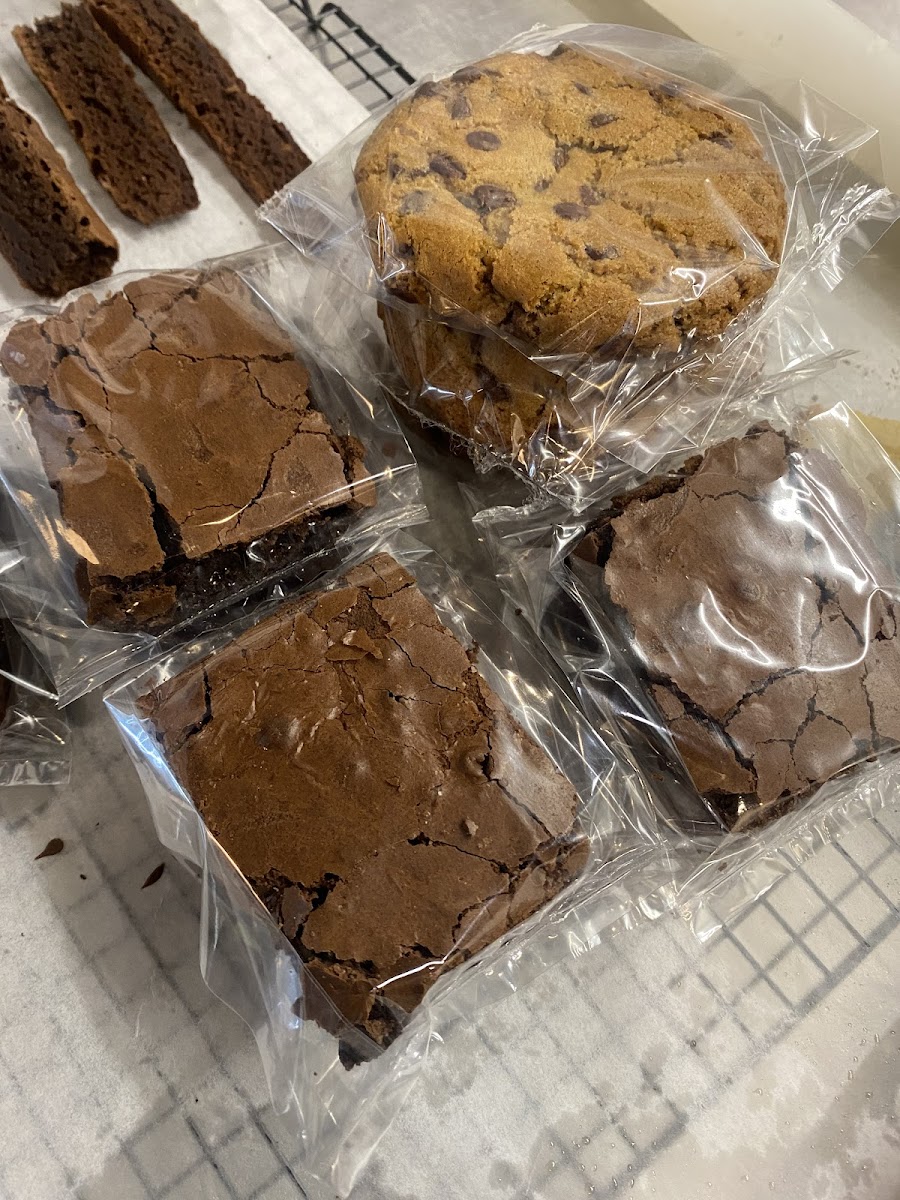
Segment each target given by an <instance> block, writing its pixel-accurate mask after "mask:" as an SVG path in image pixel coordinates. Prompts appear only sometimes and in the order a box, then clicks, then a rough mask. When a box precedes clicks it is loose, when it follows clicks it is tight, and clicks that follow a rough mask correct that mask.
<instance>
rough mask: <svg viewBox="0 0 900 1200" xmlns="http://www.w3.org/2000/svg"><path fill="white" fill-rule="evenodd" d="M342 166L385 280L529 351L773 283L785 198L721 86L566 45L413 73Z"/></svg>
mask: <svg viewBox="0 0 900 1200" xmlns="http://www.w3.org/2000/svg"><path fill="white" fill-rule="evenodd" d="M356 180H357V186H358V190H359V195H360V199H361V203H362V207H363V210H364V212H365V215H366V217H367V218H368V220H369V222H370V227H371V230H372V236H373V238H374V239H375V240H376V246H375V248H374V253H375V256H376V261H377V262H378V264H379V269H380V270H381V271H382V274H383V275H384V277H385V279H386V281H387V285H388V287H389V288H390V289H391V290H392V291H393V292H394V293H395V294H396V295H398V296H401V297H403V298H405V299H409V300H413V301H415V302H417V303H420V304H431V305H433V306H435V307H437V308H439V309H441V310H443V311H447V310H450V309H462V310H465V311H467V312H470V313H473V314H475V315H476V316H477V317H478V318H480V319H481V320H483V321H485V322H487V323H488V324H489V325H491V326H493V327H496V328H498V329H500V330H501V331H503V332H505V333H508V334H509V335H512V336H514V337H516V338H520V339H523V340H524V341H525V342H527V343H529V345H530V346H532V347H534V348H537V349H538V350H540V351H542V352H564V351H577V352H585V351H586V352H594V351H598V350H606V349H613V348H615V349H616V350H618V349H619V348H621V347H628V346H633V347H634V348H635V349H638V350H641V351H647V350H652V349H654V348H656V347H666V348H676V347H677V346H678V345H679V344H680V342H681V339H682V338H683V336H684V335H685V334H686V333H689V332H696V333H697V334H699V335H701V336H707V335H716V334H719V333H721V332H722V331H723V330H724V329H725V328H726V327H727V325H728V324H729V323H730V322H731V321H732V320H733V319H734V318H735V317H736V316H738V314H739V313H741V312H742V311H743V310H744V309H745V308H746V307H747V306H748V305H749V304H750V303H752V301H753V300H755V299H756V298H757V297H759V296H761V295H763V294H764V293H765V292H766V291H767V290H768V289H769V288H770V287H771V286H772V283H773V282H774V280H775V275H776V271H777V264H778V262H779V259H780V256H781V251H782V245H783V239H784V226H785V221H786V211H787V209H786V202H785V192H784V185H783V182H782V180H781V178H780V176H779V173H778V171H777V170H776V169H775V167H774V166H773V165H772V164H770V163H769V162H768V161H767V160H766V157H765V154H764V152H763V149H762V147H761V145H760V143H759V142H758V140H757V139H756V137H755V135H754V134H753V132H752V131H751V129H750V127H749V126H748V125H747V124H746V123H745V122H744V121H743V120H742V119H741V118H739V117H737V116H735V115H734V114H732V113H730V112H728V111H727V109H726V108H725V106H724V105H723V104H721V103H717V102H716V99H715V97H713V96H711V95H704V94H701V93H700V91H699V90H698V89H697V90H695V89H693V88H690V87H689V86H688V85H686V84H682V83H680V82H679V81H676V80H670V79H666V78H664V77H663V76H661V75H660V74H659V73H658V72H654V71H651V70H650V69H649V68H646V69H645V68H639V67H638V66H637V65H636V64H633V63H628V64H626V63H625V62H620V61H618V60H615V61H613V60H611V59H609V60H604V61H600V60H599V59H597V58H594V57H593V56H592V55H591V54H589V53H587V52H586V51H584V50H581V49H578V48H575V47H572V46H567V45H560V46H559V47H557V49H556V50H555V51H554V52H553V53H552V54H551V55H549V56H548V57H544V56H542V55H539V54H533V53H529V54H501V55H497V56H496V57H494V58H490V59H486V60H484V61H483V62H480V63H476V64H475V65H474V66H471V67H467V68H464V69H463V70H461V71H457V72H456V74H455V75H452V76H451V77H450V78H448V79H443V80H439V81H436V82H428V83H424V84H422V86H421V87H419V88H418V90H417V91H416V92H415V93H414V94H413V95H412V96H411V97H410V98H409V99H407V100H405V101H403V102H402V103H400V104H399V105H397V107H396V108H394V109H393V110H392V111H391V112H390V113H389V114H388V115H387V116H386V117H385V119H384V120H383V121H382V122H381V124H380V125H379V126H378V127H377V129H376V130H375V131H374V133H373V134H372V135H371V137H370V138H369V139H368V141H367V142H366V143H365V145H364V146H363V148H362V151H361V152H360V155H359V159H358V161H357V165H356Z"/></svg>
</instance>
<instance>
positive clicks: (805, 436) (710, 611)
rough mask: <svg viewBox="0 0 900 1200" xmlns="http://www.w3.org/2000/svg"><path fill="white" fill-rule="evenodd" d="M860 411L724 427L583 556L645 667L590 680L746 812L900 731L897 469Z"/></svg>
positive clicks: (589, 687) (847, 763) (581, 563)
mask: <svg viewBox="0 0 900 1200" xmlns="http://www.w3.org/2000/svg"><path fill="white" fill-rule="evenodd" d="M852 420H853V419H852V418H850V417H849V416H847V415H846V414H844V415H843V416H841V415H840V410H838V413H837V414H836V413H834V412H832V413H825V414H822V415H820V416H818V417H816V418H813V419H812V420H811V421H809V422H808V423H806V424H800V425H798V427H797V429H796V430H795V431H794V432H781V431H779V430H777V429H775V428H773V427H772V426H770V425H769V424H765V423H763V424H759V425H757V426H755V427H754V428H752V429H751V430H750V431H749V432H748V433H747V434H746V435H745V436H743V437H738V438H732V439H729V440H728V441H724V442H721V443H719V444H717V445H714V446H712V447H711V448H710V449H708V450H707V451H706V452H705V453H704V454H702V455H700V456H697V457H695V458H693V459H691V460H689V461H688V462H686V463H685V464H684V466H683V467H681V468H680V469H679V470H677V471H674V472H672V473H670V474H665V475H660V476H657V477H656V478H653V479H650V480H649V481H648V482H646V483H644V484H643V485H641V486H640V487H637V488H635V489H633V490H632V491H630V492H626V493H624V494H623V495H620V496H618V497H617V498H616V499H615V500H614V501H613V503H612V504H611V506H610V507H609V509H608V510H607V511H606V512H605V513H603V514H602V515H601V516H600V517H599V519H597V520H596V521H595V522H594V523H593V524H592V525H591V527H590V528H589V530H588V531H587V533H586V534H585V535H584V537H583V538H582V540H581V541H580V542H579V543H578V544H577V546H576V547H575V548H574V551H573V552H572V554H571V556H570V558H569V564H570V566H571V568H572V571H573V573H574V576H575V585H574V588H575V594H576V595H577V596H578V597H579V598H580V599H581V601H582V602H583V603H584V604H585V605H586V606H587V608H588V609H589V610H590V612H591V613H592V615H593V617H594V618H596V620H597V622H598V626H599V627H600V628H602V629H603V630H604V631H605V633H606V635H607V639H608V643H609V644H610V645H625V646H626V647H627V656H626V657H627V660H628V661H627V663H626V664H625V667H624V670H625V671H626V672H627V671H628V670H629V668H630V669H632V670H633V671H634V672H635V676H636V681H637V682H636V684H634V686H629V685H628V684H627V683H624V684H623V686H622V687H621V689H620V691H619V693H618V698H617V699H614V700H613V699H611V697H613V696H615V695H616V694H617V693H616V690H615V689H613V688H611V687H609V686H608V684H604V682H603V681H602V679H601V678H600V676H602V675H603V674H604V673H608V674H610V675H612V674H614V673H615V668H614V667H601V668H600V669H599V671H598V672H597V673H596V674H594V677H593V679H592V680H589V676H590V675H591V671H590V668H589V667H588V670H587V673H586V674H585V675H583V676H582V680H581V682H582V687H583V688H584V689H586V693H587V695H588V696H590V697H591V698H592V699H593V700H594V701H595V702H597V703H598V704H599V705H600V707H601V708H602V707H604V706H606V707H609V706H610V705H612V707H613V708H615V709H616V713H615V717H616V719H618V720H619V722H620V723H622V722H624V723H625V724H626V725H628V726H629V727H630V728H631V731H632V733H633V732H634V730H635V729H640V728H643V729H644V730H645V731H646V729H647V728H648V727H649V728H651V729H655V730H656V733H657V735H658V738H659V740H660V741H662V742H663V743H664V744H665V745H668V746H669V747H674V750H675V751H676V752H677V756H678V760H680V764H681V766H682V767H683V768H684V770H685V771H686V773H687V776H688V778H689V780H690V782H691V784H692V785H693V788H694V789H695V791H696V793H698V794H699V796H700V797H701V798H702V800H703V801H704V802H705V803H706V805H708V807H709V809H710V810H711V811H712V812H713V813H714V814H715V815H716V817H717V818H718V819H719V820H720V821H721V823H722V824H723V825H724V826H725V827H726V828H728V829H731V830H736V831H737V830H742V829H747V828H751V827H753V826H757V825H760V824H762V823H764V822H766V821H767V820H770V819H771V818H773V817H776V816H779V815H780V814H781V813H783V812H785V811H786V810H788V809H789V808H791V807H792V806H793V805H795V804H796V803H797V802H798V801H800V800H801V799H803V798H805V797H807V796H810V795H812V794H813V793H814V792H815V791H816V790H817V789H819V788H820V787H821V786H822V785H823V784H825V783H826V782H827V781H829V780H832V779H834V778H835V777H836V776H838V775H840V774H841V773H842V772H845V771H847V770H848V769H849V768H851V767H853V766H855V765H856V764H860V763H862V762H864V761H865V760H868V759H874V758H877V757H879V756H881V755H882V754H886V753H889V752H891V751H894V750H896V749H897V748H898V747H900V630H898V614H900V577H898V572H897V563H896V559H895V557H894V551H893V550H892V549H891V545H892V539H891V537H890V536H888V537H885V534H886V533H888V534H889V533H890V530H891V528H892V527H893V526H894V524H895V520H896V510H897V509H896V505H897V497H898V487H897V478H896V476H895V474H894V473H893V471H892V469H891V468H890V465H889V464H888V463H887V461H886V460H885V459H883V457H882V456H881V455H880V453H879V451H878V449H877V447H876V446H875V443H874V441H872V440H871V439H870V438H869V437H868V435H867V434H865V433H863V432H862V431H861V429H860V428H859V427H858V426H856V424H855V422H853V427H852V428H851V430H850V432H849V433H848V432H847V428H848V426H849V425H850V422H851V421H852ZM822 432H825V433H827V434H829V435H830V436H831V445H829V444H828V443H827V441H823V439H822V438H821V437H819V436H818V435H819V434H820V433H822ZM860 446H862V448H861V449H860ZM879 472H880V476H881V477H883V478H881V479H880V482H876V483H873V480H877V479H878V478H879V476H878V473H879ZM885 480H887V486H886V487H885V486H884V481H885ZM891 513H894V519H893V521H892V519H891V516H890V514H891ZM879 543H880V544H879ZM613 657H615V656H613ZM583 665H585V666H586V665H587V664H586V663H584V664H583ZM620 670H621V668H620ZM624 678H625V676H624V675H623V676H622V678H620V683H622V679H624Z"/></svg>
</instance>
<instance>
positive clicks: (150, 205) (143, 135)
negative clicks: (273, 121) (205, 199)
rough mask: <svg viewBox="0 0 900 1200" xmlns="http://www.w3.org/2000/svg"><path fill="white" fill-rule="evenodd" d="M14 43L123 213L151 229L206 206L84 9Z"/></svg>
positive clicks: (70, 8) (69, 10)
mask: <svg viewBox="0 0 900 1200" xmlns="http://www.w3.org/2000/svg"><path fill="white" fill-rule="evenodd" d="M13 37H14V38H15V39H16V41H17V42H18V44H19V49H20V50H21V51H22V54H23V55H24V57H25V60H26V62H27V63H28V65H29V66H30V67H31V69H32V71H34V73H35V75H36V76H37V77H38V79H39V80H40V81H41V83H42V84H43V85H44V87H45V88H46V89H47V91H48V92H49V93H50V95H51V96H52V97H53V99H54V101H55V102H56V104H57V106H58V107H59V110H60V112H61V113H62V115H63V116H64V117H65V119H66V121H67V122H68V125H69V129H70V130H71V131H72V134H73V136H74V138H75V140H76V141H77V142H78V144H79V146H80V147H81V149H82V150H83V151H84V154H85V157H86V158H87V160H88V162H89V163H90V166H91V171H92V172H93V174H94V177H95V178H96V179H98V180H99V181H100V183H101V184H102V185H103V187H104V188H106V190H107V191H108V192H109V194H110V196H112V198H113V200H114V201H115V202H116V204H117V205H118V206H119V208H120V209H121V210H122V212H123V213H125V215H126V216H128V217H133V218H134V219H135V220H136V221H140V222H141V224H143V225H152V224H153V222H154V221H163V220H166V219H167V218H168V217H176V216H178V215H179V214H180V213H185V212H187V211H188V210H189V209H192V208H196V207H197V204H198V203H199V201H198V200H197V193H196V191H195V190H194V183H193V180H192V179H191V176H190V173H189V171H188V169H187V167H186V166H185V163H184V160H183V159H182V157H181V155H180V154H179V153H178V151H177V150H176V148H175V144H174V142H173V141H172V139H171V138H170V137H169V135H168V133H167V132H166V128H165V126H164V125H163V123H162V121H161V120H160V118H159V115H158V113H157V111H156V109H155V108H154V107H153V105H152V104H151V103H150V101H149V100H148V99H147V97H146V95H145V94H144V93H143V92H142V91H141V89H140V88H139V87H138V85H137V83H136V81H135V78H134V72H133V71H132V69H131V67H130V66H129V65H128V64H127V63H126V62H125V61H124V59H123V58H122V56H121V55H120V54H119V52H118V50H117V49H116V47H115V46H114V45H113V43H112V42H111V41H110V40H109V38H108V37H107V36H106V34H105V33H104V32H103V30H102V29H101V28H100V26H99V25H98V24H97V22H96V21H95V20H94V19H93V17H92V16H91V14H90V13H89V12H88V10H87V9H86V8H85V7H84V6H83V5H80V4H79V5H71V4H64V5H63V6H62V12H61V13H60V14H59V16H58V17H45V18H44V19H43V20H40V21H37V22H36V23H35V27H34V29H29V28H28V26H27V25H20V26H18V27H17V28H16V29H14V30H13Z"/></svg>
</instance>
